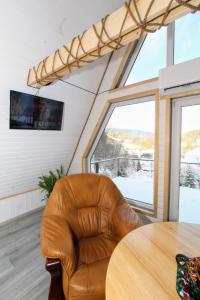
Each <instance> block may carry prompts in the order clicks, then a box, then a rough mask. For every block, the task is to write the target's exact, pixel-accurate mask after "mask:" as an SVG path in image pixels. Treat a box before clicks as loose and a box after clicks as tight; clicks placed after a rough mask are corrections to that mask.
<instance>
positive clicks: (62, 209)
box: [41, 174, 142, 300]
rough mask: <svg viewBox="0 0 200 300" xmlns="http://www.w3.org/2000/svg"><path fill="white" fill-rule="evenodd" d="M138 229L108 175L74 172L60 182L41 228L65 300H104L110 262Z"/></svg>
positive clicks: (44, 250)
mask: <svg viewBox="0 0 200 300" xmlns="http://www.w3.org/2000/svg"><path fill="white" fill-rule="evenodd" d="M141 225H142V221H141V219H140V217H139V216H138V215H137V214H136V213H135V212H134V211H133V210H132V209H131V207H130V206H129V205H128V203H127V202H126V200H125V199H124V198H123V196H122V195H121V193H120V192H119V190H118V189H117V187H116V186H115V184H114V183H113V182H112V180H111V179H109V178H108V177H106V176H103V175H97V174H78V175H71V176H66V177H63V178H62V179H61V180H59V181H58V182H57V183H56V185H55V187H54V190H53V192H52V194H51V196H50V198H49V200H48V203H47V205H46V208H45V211H44V215H43V218H42V228H41V252H42V255H43V256H45V257H49V258H59V259H60V260H61V263H62V268H63V289H64V294H65V297H66V299H68V300H104V299H105V277H106V270H107V266H108V262H109V258H110V256H111V254H112V252H113V250H114V248H115V246H116V244H117V242H118V241H119V240H120V239H121V238H122V237H123V236H124V235H126V234H127V233H128V232H129V231H131V230H133V229H134V228H137V227H139V226H141Z"/></svg>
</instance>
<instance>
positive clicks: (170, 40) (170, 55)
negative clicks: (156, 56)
mask: <svg viewBox="0 0 200 300" xmlns="http://www.w3.org/2000/svg"><path fill="white" fill-rule="evenodd" d="M174 28H175V23H174V22H172V23H170V24H169V25H168V27H167V67H169V66H172V65H173V64H174V33H175V30H174Z"/></svg>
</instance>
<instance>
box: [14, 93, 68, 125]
mask: <svg viewBox="0 0 200 300" xmlns="http://www.w3.org/2000/svg"><path fill="white" fill-rule="evenodd" d="M63 105H64V103H63V102H61V101H55V100H51V99H47V98H43V97H39V96H35V95H29V94H25V93H21V92H17V91H10V129H35V130H61V126H62V116H63Z"/></svg>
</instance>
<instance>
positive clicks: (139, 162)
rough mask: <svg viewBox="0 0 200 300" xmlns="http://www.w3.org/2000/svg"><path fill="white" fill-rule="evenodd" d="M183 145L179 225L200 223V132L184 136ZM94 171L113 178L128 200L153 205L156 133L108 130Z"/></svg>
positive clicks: (188, 133) (94, 163) (104, 134)
mask: <svg viewBox="0 0 200 300" xmlns="http://www.w3.org/2000/svg"><path fill="white" fill-rule="evenodd" d="M181 141H182V143H181V162H180V178H179V179H180V191H179V192H180V193H179V221H182V222H184V221H185V222H193V223H199V220H200V130H191V131H187V132H184V133H183V134H182V138H181ZM91 171H92V172H97V173H102V174H105V175H107V176H110V177H111V178H112V179H113V181H114V182H115V184H116V185H117V186H118V188H119V189H120V191H121V192H122V194H123V195H124V196H125V197H126V198H129V199H133V200H136V201H140V202H142V203H147V204H149V205H153V194H154V193H153V190H154V184H153V182H154V135H153V133H152V132H147V131H140V130H128V129H127V130H126V129H118V128H106V130H105V131H104V133H103V134H102V136H101V139H100V141H99V143H98V145H97V147H96V150H95V152H94V155H93V157H92V160H91Z"/></svg>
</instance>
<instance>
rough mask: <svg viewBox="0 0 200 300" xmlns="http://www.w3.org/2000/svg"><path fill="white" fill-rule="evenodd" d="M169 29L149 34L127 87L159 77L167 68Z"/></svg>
mask: <svg viewBox="0 0 200 300" xmlns="http://www.w3.org/2000/svg"><path fill="white" fill-rule="evenodd" d="M166 43H167V28H166V27H163V28H161V29H160V30H158V31H156V32H155V33H149V34H148V35H147V37H146V39H145V41H144V43H143V45H142V47H141V49H140V52H139V54H138V57H137V59H136V61H135V63H134V65H133V67H132V69H131V72H130V74H129V76H128V79H127V81H126V83H125V85H129V84H132V83H135V82H139V81H143V80H146V79H149V78H153V77H157V76H158V73H159V70H160V69H162V68H164V67H166V57H167V54H166V51H167V44H166Z"/></svg>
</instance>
